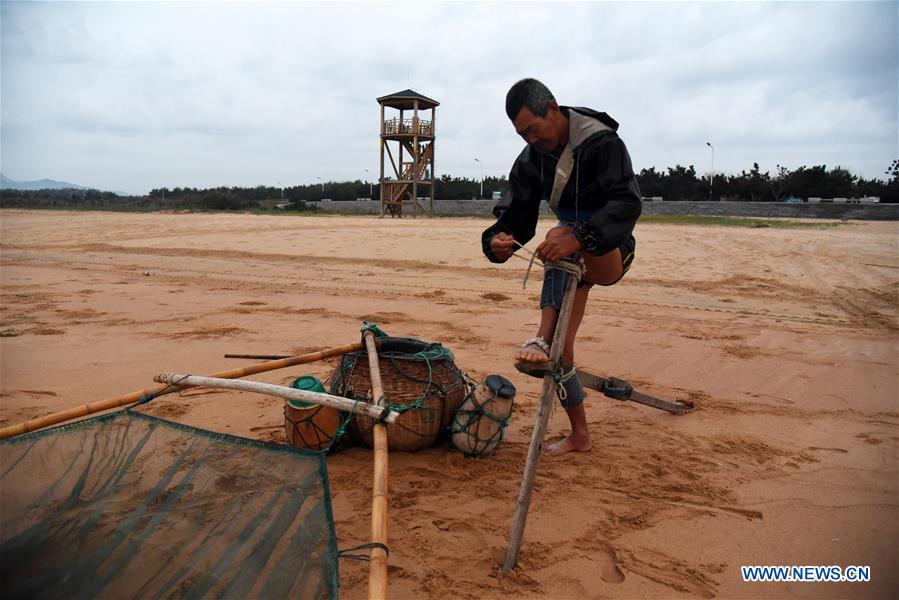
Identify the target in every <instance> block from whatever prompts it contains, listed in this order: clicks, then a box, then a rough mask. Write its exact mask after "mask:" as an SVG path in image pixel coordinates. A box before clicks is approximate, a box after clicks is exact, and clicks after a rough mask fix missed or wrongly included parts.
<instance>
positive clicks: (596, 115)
mask: <svg viewBox="0 0 899 600" xmlns="http://www.w3.org/2000/svg"><path fill="white" fill-rule="evenodd" d="M561 108H564V109H566V110H573V111H575V112H577V113H580V114H582V115H584V116H586V117H590V118H591V119H596V120H597V121H599V122H600V123H602V124H603V125H605V126H606V127H608V128H610V129H611V130H612V131H618V121H616V120H615V119H613V118H612V117H610V116H609V115H608V114H606V113H604V112H599V111H597V110H593V109H592V108H585V107H583V106H562V107H561Z"/></svg>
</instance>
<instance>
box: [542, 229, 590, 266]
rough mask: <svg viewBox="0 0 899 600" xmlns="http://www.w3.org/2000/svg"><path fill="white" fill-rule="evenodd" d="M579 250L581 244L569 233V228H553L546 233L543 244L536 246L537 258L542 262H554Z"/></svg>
mask: <svg viewBox="0 0 899 600" xmlns="http://www.w3.org/2000/svg"><path fill="white" fill-rule="evenodd" d="M580 249H581V243H580V242H579V241H578V239H577V238H576V237H574V234H572V233H571V227H553V228H552V229H550V230H549V231H548V232H547V233H546V239H545V240H543V243H542V244H540V245H539V246H537V256H538V257H539V258H540V260H542V261H543V262H556V261H558V260H562V259H563V258H565V257H566V256H571V255H572V254H574V253H575V252H577V251H578V250H580Z"/></svg>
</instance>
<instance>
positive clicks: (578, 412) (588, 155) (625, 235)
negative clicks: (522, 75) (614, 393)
mask: <svg viewBox="0 0 899 600" xmlns="http://www.w3.org/2000/svg"><path fill="white" fill-rule="evenodd" d="M506 114H507V115H508V117H509V119H510V120H511V121H512V125H513V126H514V127H515V132H516V133H518V135H520V136H521V137H522V138H524V141H525V142H527V146H525V148H524V150H522V151H521V154H519V156H518V158H517V159H516V160H515V164H513V165H512V170H511V172H510V174H509V193H508V194H507V195H506V197H505V198H503V199H502V200H500V202H499V203H498V204H497V205H496V207H495V208H494V209H493V213H494V215H495V216H496V217H497V218H498V220H497V222H496V223H495V224H494V225H492V226H491V227H489V228H488V229H487V230H485V231H484V233H483V235H482V236H481V246H482V248H483V251H484V254H485V255H486V256H487V258H488V259H490V261H491V262H505V261H506V260H508V259H509V257H510V256H512V254H513V253H514V252H515V251H516V250H517V249H518V248H519V247H520V246H522V245H524V244H526V243H527V242H528V241H529V240H530V239H531V238H533V237H534V234H535V232H536V226H537V216H538V214H539V209H540V202H541V200H543V199H544V198H546V199H547V200H548V201H549V206H550V208H551V209H552V210H553V212H554V213H555V215H556V217H557V218H558V219H559V222H558V223H557V224H556V225H555V226H554V227H553V228H552V229H550V230H549V232H548V233H547V234H546V239H544V240H543V241H542V242H541V243H540V245H539V246H537V251H536V254H537V257H538V258H540V259H541V260H542V261H543V262H544V263H545V264H548V263H554V262H558V261H562V260H563V259H568V260H572V259H574V258H575V257H576V256H578V255H579V256H580V257H581V258H582V259H583V261H584V265H585V267H586V272H585V273H584V275H583V276H582V278H581V280H580V282H579V283H578V286H577V290H576V292H575V297H574V303H573V306H572V311H571V317H570V321H569V324H568V331H567V332H566V336H565V345H564V348H563V350H562V365H561V367H562V370H561V372H560V374H559V375H560V380H561V387H562V388H564V392H562V391H561V390H560V393H559V397H560V399H561V401H562V406H563V407H564V408H565V412H566V413H567V415H568V419H569V421H570V422H571V434H570V435H569V436H567V437H565V438H564V439H562V440H560V441H558V442H556V443H554V444H550V445H549V446H547V448H546V453H547V454H554V455H558V454H565V453H567V452H571V451H579V452H586V451H588V450H590V432H589V430H588V428H587V417H586V414H585V412H584V406H583V400H584V388H583V386H582V385H581V383H580V380H579V379H578V378H577V375H576V373H575V367H574V341H575V336H576V335H577V330H578V327H579V326H580V324H581V320H582V319H583V317H584V309H585V307H586V304H587V295H588V294H589V293H590V288H591V287H592V286H593V285H603V286H608V285H614V284H615V283H617V282H618V281H619V280H621V278H622V277H623V276H624V274H625V273H626V272H627V270H628V269H629V268H630V266H631V263H632V262H633V260H634V250H635V249H636V240H635V239H634V236H633V235H632V232H633V229H634V224H635V223H636V222H637V218H638V217H639V216H640V210H641V203H640V190H639V188H638V187H637V181H636V179H635V178H634V171H633V168H632V166H631V159H630V156H629V155H628V152H627V149H626V148H625V146H624V142H623V141H622V140H621V138H619V137H618V134H617V133H616V131H617V129H618V123H617V122H616V121H615V120H614V119H612V118H611V117H610V116H609V115H607V114H606V113H604V112H596V111H594V110H591V109H589V108H580V107H568V106H559V104H558V103H557V102H556V99H555V97H553V94H552V92H550V91H549V89H548V88H547V87H546V86H545V85H543V84H542V83H541V82H539V81H537V80H536V79H522V80H521V81H519V82H518V83H516V84H515V85H513V86H512V87H511V89H509V92H508V94H507V95H506ZM567 278H568V273H567V272H565V271H562V270H557V269H548V270H546V271H545V273H544V279H543V290H542V292H541V295H540V326H539V328H538V330H537V335H536V336H535V337H532V338H530V339H528V340H527V341H525V342H524V344H523V345H522V347H521V348H520V349H519V350H518V352H516V354H515V357H514V358H515V359H516V360H517V361H518V362H517V363H516V365H515V366H516V368H518V369H519V370H520V371H522V372H525V373H527V374H529V375H534V376H537V377H543V376H544V374H546V373H547V372H553V371H554V368H555V366H554V365H551V364H549V354H550V348H549V343H550V342H551V341H552V338H553V334H554V333H555V327H556V321H557V319H558V316H559V311H560V309H561V306H562V296H563V294H564V290H565V284H566V282H567Z"/></svg>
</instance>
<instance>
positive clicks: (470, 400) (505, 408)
mask: <svg viewBox="0 0 899 600" xmlns="http://www.w3.org/2000/svg"><path fill="white" fill-rule="evenodd" d="M514 400H515V386H514V385H512V383H511V382H510V381H509V380H508V379H506V378H505V377H502V376H500V375H488V376H487V378H486V379H485V380H484V383H482V384H480V385H478V386H476V387H475V388H474V389H473V390H472V391H471V393H470V394H469V395H468V397H467V398H466V399H465V402H463V403H462V406H461V407H459V410H458V411H457V412H456V418H455V419H453V425H452V438H451V439H452V442H453V446H455V447H456V448H457V449H458V450H461V451H462V452H464V453H465V454H467V455H469V456H484V455H487V454H490V453H491V452H493V451H494V450H496V446H497V445H498V444H499V443H500V442H501V441H502V440H503V431H504V430H505V428H506V425H507V424H508V423H509V417H511V416H512V403H513V402H514Z"/></svg>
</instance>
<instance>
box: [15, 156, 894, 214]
mask: <svg viewBox="0 0 899 600" xmlns="http://www.w3.org/2000/svg"><path fill="white" fill-rule="evenodd" d="M885 175H886V176H887V177H886V180H880V179H870V180H869V179H864V178H862V177H858V176H856V175H853V174H852V173H850V172H849V171H847V170H846V169H843V168H842V167H834V168H832V169H827V167H826V166H825V165H819V166H813V167H799V168H798V169H795V170H792V171H791V170H789V169H786V168H784V167H780V166H778V167H777V169H776V170H775V172H774V173H773V174H772V173H770V172H768V171H765V172H762V171H761V169H760V168H759V166H758V164H754V165H753V166H752V168H751V169H750V170H749V171H748V172H747V171H743V172H741V173H740V174H739V175H727V174H721V175H715V177H714V180H712V181H709V178H708V177H703V176H697V174H696V169H695V168H694V167H693V165H690V166H688V167H684V166H681V165H677V166H675V167H669V168H668V169H667V170H664V171H661V170H656V169H655V167H651V168H649V169H643V170H642V171H640V172H639V173H638V174H637V181H638V182H639V184H640V191H641V192H642V194H643V196H645V197H661V198H663V199H664V200H665V201H668V202H672V201H674V202H676V201H681V200H694V201H695V200H709V199H711V200H713V201H734V202H739V201H745V202H780V201H783V200H784V199H786V198H788V197H798V198H803V199H807V198H814V197H819V198H860V197H864V196H878V197H880V201H881V202H899V160H896V161H893V163H892V164H891V165H890V167H889V169H888V170H887V171H886V173H885ZM710 184H711V185H710ZM435 187H436V197H437V198H439V199H448V200H458V199H468V198H480V197H485V198H490V197H491V196H492V194H493V193H494V192H499V193H500V194H505V193H506V192H507V191H508V189H509V182H508V180H507V179H506V177H505V176H502V177H485V178H484V181H483V186H482V183H481V182H480V181H478V180H477V179H467V178H463V177H452V176H450V175H443V176H442V177H440V178H439V179H438V180H437V181H436V183H435ZM482 187H483V195H482V194H481V188H482ZM428 191H429V190H428V189H427V187H423V188H422V189H421V190H420V192H419V195H421V196H426V195H427V192H428ZM369 197H370V198H372V199H375V200H377V199H378V198H380V187H379V186H378V184H377V183H369V182H364V181H360V180H358V179H357V180H355V181H327V182H319V183H314V184H308V185H296V186H291V187H285V188H280V187H273V186H257V187H252V188H243V187H216V188H205V189H200V188H180V187H179V188H173V189H168V188H157V189H154V190H152V191H151V192H150V193H149V194H147V195H145V196H123V195H118V194H115V193H113V192H101V191H98V190H87V189H78V190H74V189H59V190H13V189H3V190H0V207H3V208H81V209H97V210H148V211H150V210H212V211H222V210H234V211H246V210H266V209H270V210H271V209H274V208H276V207H277V205H278V204H279V203H281V202H282V201H290V203H291V204H290V207H289V210H295V211H302V210H315V208H314V205H310V204H308V203H310V202H316V201H319V200H323V199H330V200H334V201H345V200H355V199H357V198H369Z"/></svg>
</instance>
